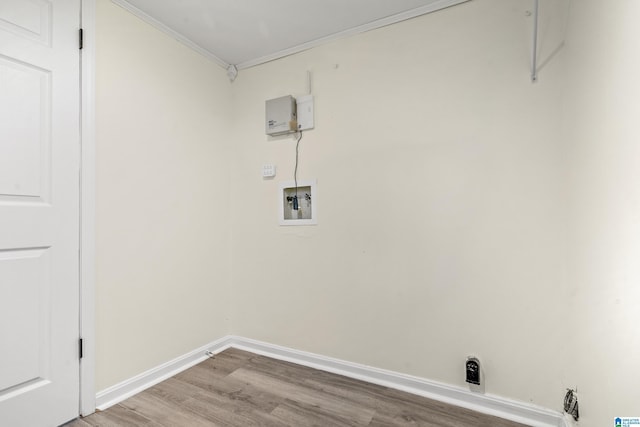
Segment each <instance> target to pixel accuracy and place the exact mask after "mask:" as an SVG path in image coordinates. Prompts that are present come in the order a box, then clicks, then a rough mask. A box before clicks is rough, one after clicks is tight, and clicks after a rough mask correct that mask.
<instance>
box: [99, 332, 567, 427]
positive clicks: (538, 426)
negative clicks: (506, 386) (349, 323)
mask: <svg viewBox="0 0 640 427" xmlns="http://www.w3.org/2000/svg"><path fill="white" fill-rule="evenodd" d="M230 347H233V348H237V349H240V350H246V351H250V352H252V353H256V354H261V355H264V356H268V357H272V358H274V359H278V360H284V361H287V362H292V363H296V364H298V365H303V366H308V367H310V368H314V369H320V370H323V371H327V372H332V373H335V374H339V375H344V376H346V377H349V378H355V379H359V380H363V381H367V382H370V383H373V384H378V385H382V386H385V387H389V388H393V389H397V390H402V391H406V392H408V393H412V394H416V395H419V396H424V397H427V398H430V399H434V400H438V401H440V402H445V403H449V404H452V405H455V406H460V407H463V408H467V409H471V410H474V411H477V412H480V413H483V414H488V415H494V416H497V417H500V418H505V419H508V420H512V421H515V422H519V423H522V424H526V425H529V426H532V427H565V426H566V424H565V421H564V417H563V415H562V414H561V413H559V412H555V411H551V410H549V409H546V408H542V407H539V406H535V405H530V404H527V403H523V402H518V401H515V400H510V399H505V398H503V397H499V396H493V395H489V394H479V393H473V392H471V391H469V390H466V389H464V388H462V387H455V386H451V385H448V384H443V383H438V382H435V381H430V380H427V379H424V378H419V377H414V376H411V375H405V374H401V373H398V372H393V371H387V370H384V369H379V368H373V367H370V366H366V365H361V364H358V363H352V362H347V361H344V360H339V359H334V358H331V357H326V356H321V355H318V354H313V353H308V352H304V351H299V350H294V349H291V348H287V347H282V346H278V345H273V344H269V343H265V342H261V341H256V340H253V339H249V338H244V337H238V336H233V335H229V336H226V337H224V338H221V339H219V340H217V341H214V342H213V343H211V344H209V345H206V346H203V347H201V348H198V349H196V350H194V351H192V352H190V353H189V354H186V355H184V356H182V357H179V358H177V359H174V360H172V361H170V362H167V363H165V364H163V365H161V366H158V367H156V368H154V369H151V370H149V371H147V372H144V373H142V374H140V375H137V376H136V377H134V378H131V379H130V380H127V381H124V382H122V383H120V384H116V385H115V386H113V387H109V388H108V389H106V390H103V391H101V392H99V393H98V394H97V396H96V402H97V409H100V410H104V409H106V408H108V407H109V406H112V405H114V404H116V403H118V402H121V401H122V400H124V399H126V398H128V397H130V396H133V395H134V394H136V393H139V392H141V391H143V390H145V389H147V388H149V387H151V386H153V385H155V384H157V383H159V382H161V381H164V380H165V379H167V378H169V377H171V376H173V375H176V374H178V373H179V372H182V371H184V370H186V369H188V368H190V367H192V366H194V365H196V364H198V363H200V362H202V361H203V360H205V359H206V358H207V356H206V355H205V352H206V351H211V352H212V353H214V354H216V353H220V352H222V351H224V350H226V349H227V348H230Z"/></svg>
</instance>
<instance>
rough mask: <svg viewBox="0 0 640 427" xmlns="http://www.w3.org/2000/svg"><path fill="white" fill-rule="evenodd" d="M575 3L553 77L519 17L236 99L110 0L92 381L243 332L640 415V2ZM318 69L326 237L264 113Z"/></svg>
mask: <svg viewBox="0 0 640 427" xmlns="http://www.w3.org/2000/svg"><path fill="white" fill-rule="evenodd" d="M567 5H568V2H567V1H556V0H543V1H541V11H542V13H543V16H542V19H541V26H540V30H541V33H540V48H541V53H540V56H539V60H540V64H541V67H542V69H541V71H540V80H539V82H538V83H536V84H531V82H530V81H529V61H530V43H531V38H530V37H531V18H530V17H527V16H526V13H525V11H526V8H527V7H530V6H531V4H530V3H528V2H514V1H512V0H478V1H473V2H470V3H466V4H464V5H461V6H458V7H454V8H450V9H447V10H445V11H441V12H438V13H435V14H432V15H428V16H424V17H421V18H417V19H413V20H411V21H408V22H404V23H401V24H398V25H394V26H391V27H387V28H384V29H380V30H377V31H373V32H369V33H366V34H362V35H360V36H357V37H353V38H349V39H345V40H341V41H337V42H334V43H331V44H328V45H325V46H322V47H320V48H316V49H313V50H310V51H307V52H304V53H301V54H298V55H295V56H292V57H288V58H285V59H282V60H278V61H274V62H271V63H268V64H264V65H262V66H258V67H255V68H251V69H248V70H243V71H242V72H241V73H240V76H239V77H238V79H237V80H236V81H235V82H234V83H233V84H229V82H228V80H227V79H226V76H225V73H224V71H223V70H221V69H220V68H219V67H217V66H216V65H214V64H212V63H210V62H208V61H207V60H205V59H204V58H202V57H200V56H198V55H197V54H195V53H193V52H191V51H190V50H188V49H187V48H185V47H183V46H182V45H180V44H178V43H177V42H175V41H174V40H172V39H171V38H169V37H167V36H165V35H163V34H162V33H160V32H158V31H157V30H154V29H152V28H150V27H149V26H148V25H146V24H144V23H142V22H141V21H139V20H138V19H137V18H134V17H133V16H131V15H130V14H128V13H127V12H125V11H123V10H122V9H120V8H118V7H117V6H114V5H112V4H111V3H110V2H108V1H107V0H100V1H99V2H98V51H97V58H98V64H97V66H98V76H97V83H98V85H97V91H98V106H97V121H98V123H97V124H98V135H97V138H98V147H97V155H98V165H97V178H98V188H97V204H98V206H97V207H98V218H97V222H98V229H97V244H98V259H97V269H98V271H97V276H98V283H97V321H98V327H97V340H98V348H97V352H98V360H97V372H96V374H97V384H98V390H101V389H104V388H106V387H108V386H110V385H113V384H116V383H118V382H120V381H122V380H125V379H128V378H130V377H132V376H134V375H136V374H139V373H141V372H142V371H144V370H146V369H149V368H152V367H154V366H157V365H158V364H160V363H163V362H166V361H167V360H170V359H172V358H174V357H176V356H179V355H181V354H184V353H186V352H188V351H190V350H193V349H194V348H196V347H198V346H200V345H203V344H205V343H207V342H209V341H212V340H213V339H216V338H218V337H220V336H223V335H225V334H227V333H234V334H237V335H242V336H246V337H250V338H256V339H260V340H264V341H268V342H271V343H274V344H281V345H285V346H290V347H294V348H298V349H301V350H308V351H312V352H315V353H320V354H324V355H327V356H334V357H338V358H342V359H346V360H349V361H353V362H359V363H364V364H368V365H372V366H376V367H380V368H387V369H392V370H395V371H399V372H403V373H408V374H413V375H417V376H421V377H425V378H429V379H432V380H437V381H443V382H446V383H449V384H454V385H458V386H464V382H463V377H462V375H463V372H462V364H463V362H464V360H465V357H466V356H467V355H469V354H475V355H477V356H479V357H480V359H481V361H482V362H483V366H484V373H485V379H486V391H487V393H491V394H497V395H501V396H505V397H508V398H512V399H517V400H522V401H525V402H531V403H534V404H538V405H541V406H544V407H548V408H552V409H556V410H561V403H562V396H563V394H564V389H565V388H566V387H576V386H577V387H578V389H579V392H580V393H579V396H580V401H581V414H582V419H583V422H582V423H581V425H584V426H594V427H595V426H603V425H608V424H609V423H611V420H612V418H613V417H615V416H618V415H637V414H635V413H634V411H635V410H636V409H637V402H638V401H640V395H639V394H638V392H637V387H636V385H635V383H633V380H634V376H633V373H634V370H633V368H634V366H633V364H634V362H635V360H637V359H639V356H640V354H639V353H640V335H639V333H638V328H637V327H636V325H637V324H638V323H639V321H640V314H638V310H637V307H636V306H635V305H634V304H633V303H634V302H635V301H638V300H639V299H640V295H639V293H640V290H639V289H640V288H639V287H638V286H637V283H638V280H639V279H640V267H638V265H640V264H639V263H638V262H637V256H636V254H637V253H639V251H640V243H639V242H640V235H639V234H640V226H639V225H638V224H640V221H639V220H638V218H640V204H638V200H640V190H639V188H640V187H639V186H638V185H637V183H638V182H640V176H639V175H640V172H638V171H640V167H638V166H640V165H638V159H640V156H639V154H640V153H639V151H640V149H639V148H638V144H637V141H638V139H639V138H638V136H639V135H638V134H639V133H640V132H639V131H638V130H637V127H636V125H635V123H636V121H637V120H636V118H637V117H639V116H640V107H639V103H638V99H640V87H639V85H638V84H637V76H638V75H640V61H639V60H638V54H637V52H638V51H640V49H639V47H640V46H638V40H640V34H639V33H640V30H638V29H637V28H638V27H637V25H636V24H635V21H637V17H638V16H640V3H639V2H637V1H631V0H614V1H611V2H607V4H606V7H605V4H604V2H599V1H596V0H585V1H582V2H580V7H577V6H576V3H575V2H573V7H572V9H571V14H570V16H569V19H568V26H567V25H566V24H567V19H566V18H567V16H566V14H565V12H566V10H567ZM565 28H568V33H567V34H566V40H567V43H566V45H565V46H564V48H559V47H560V42H561V41H562V40H563V39H564V38H565V34H564V31H565ZM558 48H559V49H558ZM308 70H310V71H312V73H313V91H314V95H315V100H316V103H315V106H316V129H314V130H313V131H310V132H307V133H305V136H304V138H303V140H302V142H301V150H300V169H299V178H300V179H310V178H317V179H318V191H319V224H318V226H315V227H280V226H278V221H277V217H276V214H277V212H278V206H277V199H276V193H277V187H278V182H279V181H281V180H291V179H292V177H293V167H294V164H293V162H294V156H295V145H294V141H293V139H292V138H289V137H284V138H277V139H273V140H269V139H268V138H266V137H265V135H264V124H263V120H264V101H265V100H266V99H270V98H274V97H278V96H282V95H285V94H293V95H302V94H304V93H305V92H306V73H307V71H308ZM264 163H275V164H277V166H278V176H277V177H276V179H275V180H272V181H270V180H263V179H262V178H261V176H260V169H261V166H262V164H264ZM230 230H233V234H232V233H231V231H230ZM231 320H232V321H233V322H231Z"/></svg>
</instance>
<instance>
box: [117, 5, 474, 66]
mask: <svg viewBox="0 0 640 427" xmlns="http://www.w3.org/2000/svg"><path fill="white" fill-rule="evenodd" d="M112 1H113V2H114V3H116V4H118V5H120V6H122V7H123V8H125V9H127V10H129V11H131V12H132V13H134V14H135V15H137V16H139V17H140V18H142V19H143V20H145V21H147V22H149V23H150V24H152V25H154V26H156V27H157V28H159V29H161V30H163V31H165V32H166V33H169V34H171V35H172V36H173V37H175V38H176V39H178V40H180V41H181V42H183V43H184V44H186V45H188V46H190V47H191V48H193V49H195V50H197V51H199V52H200V53H202V54H203V55H205V56H208V57H209V58H211V59H212V60H214V61H215V62H217V63H218V64H220V65H221V66H222V67H224V68H228V67H229V66H230V65H234V66H236V67H237V68H238V69H243V68H247V67H251V66H253V65H257V64H261V63H264V62H267V61H271V60H274V59H278V58H282V57H284V56H287V55H291V54H293V53H296V52H300V51H302V50H306V49H309V48H311V47H314V46H317V45H319V44H322V43H325V42H327V41H329V40H334V39H337V38H341V37H346V36H350V35H354V34H357V33H360V32H363V31H368V30H371V29H374V28H379V27H382V26H385V25H390V24H393V23H396V22H400V21H403V20H406V19H410V18H413V17H415V16H419V15H424V14H426V13H430V12H433V11H436V10H439V9H443V8H445V7H449V6H452V5H455V4H458V3H463V2H466V1H469V0H268V1H267V0H112Z"/></svg>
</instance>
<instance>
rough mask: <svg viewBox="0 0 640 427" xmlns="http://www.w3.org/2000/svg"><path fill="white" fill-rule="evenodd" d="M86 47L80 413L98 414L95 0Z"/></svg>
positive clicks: (88, 9) (85, 3)
mask: <svg viewBox="0 0 640 427" xmlns="http://www.w3.org/2000/svg"><path fill="white" fill-rule="evenodd" d="M80 1H81V3H80V7H81V8H80V11H81V13H80V25H81V28H82V29H83V31H82V32H83V45H82V52H81V55H80V56H81V60H80V69H81V76H82V77H81V82H80V85H81V86H80V91H81V92H80V93H81V109H80V115H81V119H80V134H81V137H80V138H81V139H80V144H81V157H80V183H81V184H80V338H82V340H83V341H82V343H83V349H82V350H83V351H82V358H81V359H80V388H79V390H80V401H79V413H80V415H82V416H87V415H90V414H92V413H94V412H95V410H96V388H95V359H96V358H95V259H96V258H95V246H96V229H95V225H96V208H95V205H96V188H95V187H96V185H95V175H96V170H95V169H96V156H95V148H96V132H95V110H96V101H95V95H96V87H95V75H96V67H95V65H96V58H95V47H96V43H95V36H96V0H80Z"/></svg>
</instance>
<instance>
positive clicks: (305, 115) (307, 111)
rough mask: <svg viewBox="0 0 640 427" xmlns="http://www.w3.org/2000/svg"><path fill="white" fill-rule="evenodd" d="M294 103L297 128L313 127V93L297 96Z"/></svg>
mask: <svg viewBox="0 0 640 427" xmlns="http://www.w3.org/2000/svg"><path fill="white" fill-rule="evenodd" d="M296 104H297V107H296V108H297V111H296V112H297V116H298V130H309V129H313V95H305V96H299V97H298V98H297V99H296Z"/></svg>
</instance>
